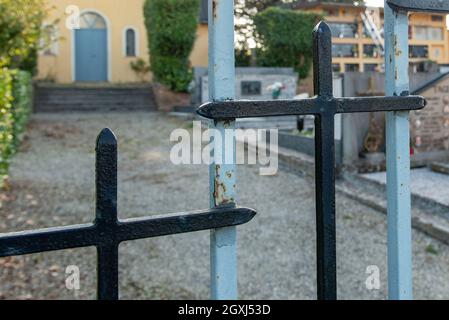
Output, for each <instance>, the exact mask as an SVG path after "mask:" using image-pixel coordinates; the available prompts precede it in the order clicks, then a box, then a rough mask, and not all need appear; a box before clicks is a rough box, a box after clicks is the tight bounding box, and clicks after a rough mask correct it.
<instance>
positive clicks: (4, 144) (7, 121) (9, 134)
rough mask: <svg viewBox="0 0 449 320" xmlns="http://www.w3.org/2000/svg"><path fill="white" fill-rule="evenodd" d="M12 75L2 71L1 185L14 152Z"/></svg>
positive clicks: (0, 72) (8, 71)
mask: <svg viewBox="0 0 449 320" xmlns="http://www.w3.org/2000/svg"><path fill="white" fill-rule="evenodd" d="M12 73H13V72H12V71H10V70H8V69H6V68H1V69H0V185H1V184H2V183H3V178H4V176H5V175H6V174H7V172H8V167H9V158H10V156H11V154H12V150H13V126H14V122H13V116H12V112H11V110H12V101H13V95H12V90H13V89H12V85H13V74H12Z"/></svg>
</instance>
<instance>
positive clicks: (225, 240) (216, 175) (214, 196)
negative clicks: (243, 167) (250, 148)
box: [209, 0, 237, 300]
mask: <svg viewBox="0 0 449 320" xmlns="http://www.w3.org/2000/svg"><path fill="white" fill-rule="evenodd" d="M234 98H235V58H234V0H209V100H210V101H225V100H233V99H234ZM212 127H213V128H215V129H217V131H216V134H219V135H221V138H222V139H223V140H224V138H225V136H226V135H225V130H226V129H231V130H234V129H235V122H217V123H215V124H213V125H212ZM228 131H229V130H228ZM231 140H232V141H231V143H224V142H225V141H223V143H221V144H220V145H219V144H218V143H215V147H214V153H215V156H216V157H215V159H216V158H221V159H222V160H223V161H222V163H221V164H219V163H216V162H214V163H213V164H212V165H211V166H210V200H211V206H212V207H217V206H221V205H234V203H235V196H236V194H235V184H236V176H235V175H236V165H235V137H234V134H232V139H231ZM214 141H217V140H214ZM228 142H229V141H228ZM217 147H218V148H217ZM217 156H218V157H217ZM229 157H230V158H231V161H225V160H226V158H229ZM210 238H211V242H210V257H211V298H212V299H214V300H225V299H226V300H229V299H230V300H235V299H237V246H236V240H237V230H236V228H235V227H229V228H224V229H217V230H212V231H211V237H210Z"/></svg>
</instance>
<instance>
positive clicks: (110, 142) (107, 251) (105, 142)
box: [95, 129, 119, 300]
mask: <svg viewBox="0 0 449 320" xmlns="http://www.w3.org/2000/svg"><path fill="white" fill-rule="evenodd" d="M95 175H96V181H95V182H96V213H95V214H96V219H95V226H96V228H97V232H98V233H99V234H100V236H101V239H102V240H101V244H99V245H98V246H97V295H98V299H100V300H117V299H118V245H119V243H118V241H117V232H116V231H117V230H116V229H117V224H118V219H117V139H116V138H115V136H114V133H112V131H111V130H109V129H104V130H103V131H102V132H101V133H100V135H99V136H98V139H97V148H96V164H95Z"/></svg>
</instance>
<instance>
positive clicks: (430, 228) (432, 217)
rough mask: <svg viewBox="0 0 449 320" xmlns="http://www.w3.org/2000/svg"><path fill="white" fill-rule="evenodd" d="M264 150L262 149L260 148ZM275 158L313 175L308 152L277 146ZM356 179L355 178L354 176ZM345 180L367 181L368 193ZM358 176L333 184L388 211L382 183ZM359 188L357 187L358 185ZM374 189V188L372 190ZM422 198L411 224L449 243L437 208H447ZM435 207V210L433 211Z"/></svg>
mask: <svg viewBox="0 0 449 320" xmlns="http://www.w3.org/2000/svg"><path fill="white" fill-rule="evenodd" d="M237 142H238V143H245V148H246V149H252V150H257V146H254V145H252V144H248V143H247V142H243V141H237ZM259 151H265V150H259ZM277 154H278V159H279V163H280V165H281V167H282V168H283V169H287V170H288V171H290V172H293V173H296V174H301V175H303V176H308V177H314V176H315V163H314V159H313V157H310V156H308V155H305V154H302V153H299V152H296V151H293V150H290V149H285V148H281V147H279V150H278V153H277ZM355 178H357V179H355ZM348 180H350V181H351V180H352V181H354V180H357V181H358V183H367V182H370V183H369V186H371V187H372V188H371V189H370V190H369V191H368V192H369V195H371V196H368V195H367V194H365V193H364V192H363V190H359V188H353V187H351V186H350V184H349V183H348ZM366 180H369V179H366V178H363V177H362V178H361V177H360V176H359V175H355V174H344V178H342V179H339V180H338V181H337V183H336V186H335V187H336V191H337V193H340V194H343V195H345V196H346V197H348V198H350V199H352V200H355V201H358V202H359V203H361V204H363V205H366V206H368V207H370V208H372V209H374V210H376V211H379V212H382V213H384V214H387V205H386V197H385V195H384V192H383V191H382V184H381V183H378V182H375V181H372V180H369V181H366ZM357 187H359V186H357ZM373 188H374V189H377V192H376V191H373ZM422 198H423V197H418V196H415V197H413V198H412V201H413V210H412V211H413V212H412V226H413V228H415V229H416V230H419V231H421V232H423V233H425V234H427V235H429V236H431V237H432V238H434V239H437V240H439V241H441V242H443V243H445V244H448V245H449V219H448V218H447V215H445V214H444V215H442V214H440V210H441V209H443V210H444V211H445V212H447V211H448V210H449V208H447V207H445V206H443V205H442V204H440V203H434V201H432V200H430V199H422ZM435 210H436V211H437V213H435Z"/></svg>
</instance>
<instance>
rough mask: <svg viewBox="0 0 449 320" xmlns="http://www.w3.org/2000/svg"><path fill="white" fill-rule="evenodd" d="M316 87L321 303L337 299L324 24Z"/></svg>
mask: <svg viewBox="0 0 449 320" xmlns="http://www.w3.org/2000/svg"><path fill="white" fill-rule="evenodd" d="M313 38H314V87H315V94H316V95H318V99H319V100H322V102H321V103H322V105H323V107H322V108H321V110H322V111H321V114H320V115H318V116H315V150H316V151H315V153H316V156H315V176H316V178H315V179H316V180H315V181H316V186H315V188H316V232H317V287H318V299H319V300H335V299H337V286H336V283H337V267H336V237H335V232H336V225H335V171H334V167H335V143H334V115H335V105H334V104H333V103H332V102H330V103H329V102H328V101H329V98H331V97H332V96H333V92H332V85H333V83H332V39H331V30H330V29H329V26H328V25H327V24H326V23H324V22H321V23H320V24H319V25H318V26H317V27H316V28H315V30H314V32H313Z"/></svg>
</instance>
